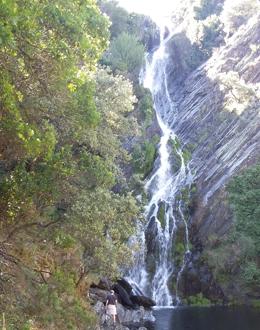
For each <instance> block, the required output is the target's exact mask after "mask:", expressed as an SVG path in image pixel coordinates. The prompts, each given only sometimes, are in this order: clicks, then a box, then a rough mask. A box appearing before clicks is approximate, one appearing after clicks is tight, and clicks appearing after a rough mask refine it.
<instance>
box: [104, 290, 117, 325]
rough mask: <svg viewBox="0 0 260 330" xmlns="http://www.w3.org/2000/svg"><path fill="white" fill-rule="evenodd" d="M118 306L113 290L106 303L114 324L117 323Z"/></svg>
mask: <svg viewBox="0 0 260 330" xmlns="http://www.w3.org/2000/svg"><path fill="white" fill-rule="evenodd" d="M116 305H117V299H116V296H115V291H114V290H111V291H110V294H109V295H108V296H107V301H106V311H107V313H108V314H109V315H111V316H112V318H113V322H114V324H115V323H116V315H117V312H116Z"/></svg>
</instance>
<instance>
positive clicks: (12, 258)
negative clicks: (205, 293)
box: [0, 0, 139, 329]
mask: <svg viewBox="0 0 260 330" xmlns="http://www.w3.org/2000/svg"><path fill="white" fill-rule="evenodd" d="M109 24H110V23H109V20H108V18H107V17H105V16H103V15H102V13H101V11H100V10H99V8H98V7H97V5H96V4H95V1H93V0H83V1H78V0H72V1H61V0H55V1H49V0H43V1H42V0H41V1H40V0H27V1H23V0H7V1H0V44H1V48H0V71H1V74H0V116H1V124H0V125H1V126H0V181H1V187H0V189H1V191H0V207H1V211H0V228H1V233H0V310H1V311H3V312H5V315H6V321H7V326H8V329H31V328H32V327H37V328H39V329H93V328H94V325H95V322H96V320H95V317H94V316H93V314H92V312H91V311H90V307H89V305H88V304H89V303H88V301H87V299H86V293H87V292H86V289H87V287H88V285H89V283H90V282H91V281H92V280H93V278H96V277H98V276H100V275H101V274H104V273H106V274H108V275H109V276H111V277H113V276H116V275H117V274H118V272H119V267H120V266H121V265H122V264H124V265H125V262H126V260H129V261H130V259H131V258H130V257H129V258H126V257H125V256H126V255H129V251H128V249H127V246H126V244H125V243H126V240H127V238H128V237H129V235H131V234H132V233H133V231H134V219H135V218H136V217H137V215H138V212H139V210H138V207H137V205H136V202H135V199H134V198H133V197H132V196H131V194H129V193H127V192H124V193H123V192H122V193H121V194H119V193H117V194H116V193H113V192H112V188H113V187H114V186H115V185H116V184H117V183H120V182H121V181H123V180H124V177H123V173H122V170H121V165H122V164H125V163H126V162H129V160H130V157H129V155H128V153H127V152H126V150H124V148H123V147H122V144H123V142H124V140H125V139H126V137H129V136H135V135H137V134H138V125H137V121H136V120H134V118H133V116H131V113H132V111H133V108H134V103H135V102H136V98H135V97H134V95H133V88H132V85H131V83H130V82H129V81H128V80H127V79H126V78H123V77H122V76H114V75H113V74H112V73H111V71H110V70H109V69H104V68H101V67H99V66H98V65H97V64H98V61H99V60H100V58H101V56H102V54H103V52H104V51H105V50H106V48H107V47H108V41H109ZM123 256H124V257H123Z"/></svg>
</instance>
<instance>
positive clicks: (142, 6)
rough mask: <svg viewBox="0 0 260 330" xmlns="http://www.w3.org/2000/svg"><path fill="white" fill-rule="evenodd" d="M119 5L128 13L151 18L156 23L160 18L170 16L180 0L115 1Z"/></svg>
mask: <svg viewBox="0 0 260 330" xmlns="http://www.w3.org/2000/svg"><path fill="white" fill-rule="evenodd" d="M117 1H118V3H119V5H120V6H122V7H124V8H126V9H127V10H128V11H130V12H132V11H133V12H137V13H141V14H146V15H149V16H151V17H152V18H153V19H154V20H156V21H158V20H160V19H161V18H162V17H165V16H167V15H170V13H171V12H172V10H173V8H174V3H175V4H176V3H177V2H179V1H180V0H117Z"/></svg>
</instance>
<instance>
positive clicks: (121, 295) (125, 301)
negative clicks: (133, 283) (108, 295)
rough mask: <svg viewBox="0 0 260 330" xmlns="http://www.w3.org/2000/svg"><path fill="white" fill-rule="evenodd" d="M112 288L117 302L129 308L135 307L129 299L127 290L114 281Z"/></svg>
mask: <svg viewBox="0 0 260 330" xmlns="http://www.w3.org/2000/svg"><path fill="white" fill-rule="evenodd" d="M113 290H114V291H115V292H116V294H117V296H118V300H119V302H121V303H122V305H124V306H126V307H130V308H135V307H136V306H135V305H134V304H133V302H132V301H131V299H130V296H129V294H128V293H127V291H126V290H125V289H124V288H123V287H122V286H121V285H120V284H119V283H116V284H114V285H113Z"/></svg>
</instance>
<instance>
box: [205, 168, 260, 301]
mask: <svg viewBox="0 0 260 330" xmlns="http://www.w3.org/2000/svg"><path fill="white" fill-rule="evenodd" d="M228 191H229V201H230V205H231V207H232V209H233V212H234V223H233V226H232V228H231V229H230V231H229V233H228V235H227V236H226V237H225V238H224V239H223V240H222V241H219V240H218V239H217V238H215V239H214V238H212V244H211V245H212V246H211V249H210V250H207V252H206V254H205V255H206V258H207V261H208V263H209V264H210V265H211V267H212V270H213V273H214V275H215V277H216V279H217V280H218V281H219V282H220V283H221V284H222V286H223V288H225V289H226V290H227V292H228V291H229V290H228V288H229V286H230V285H233V286H236V285H239V288H240V290H241V288H242V292H241V291H240V292H239V293H237V294H238V295H240V298H241V296H243V295H244V296H245V295H247V294H249V293H250V296H249V297H247V298H251V299H253V298H254V295H255V298H257V297H258V295H259V287H260V267H259V254H260V222H259V219H260V206H259V200H260V166H259V165H257V166H254V167H251V168H248V169H246V170H245V171H244V172H242V173H241V174H240V175H238V176H236V177H234V178H233V179H232V180H231V182H230V184H229V186H228ZM234 292H235V291H234ZM234 292H233V294H234ZM252 292H254V294H253V293H252ZM236 298H238V299H239V297H234V296H231V297H230V299H234V300H236Z"/></svg>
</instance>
